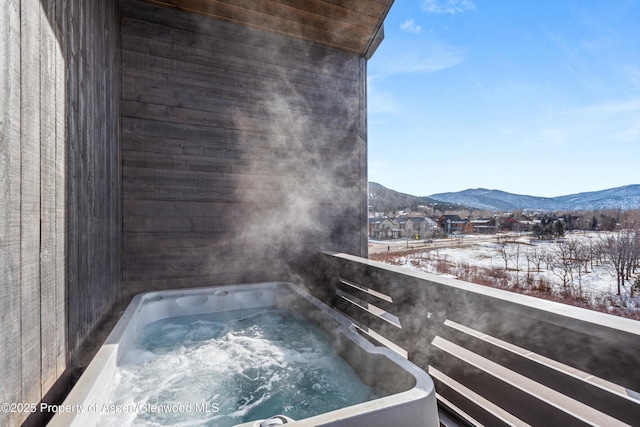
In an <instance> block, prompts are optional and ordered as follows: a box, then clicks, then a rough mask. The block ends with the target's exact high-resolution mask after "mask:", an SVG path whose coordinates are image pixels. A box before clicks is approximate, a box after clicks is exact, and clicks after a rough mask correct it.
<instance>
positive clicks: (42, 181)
mask: <svg viewBox="0 0 640 427" xmlns="http://www.w3.org/2000/svg"><path fill="white" fill-rule="evenodd" d="M117 17H118V5H117V1H110V0H104V1H84V0H73V1H69V0H21V1H18V0H8V1H5V2H3V3H2V7H1V8H0V26H1V28H2V36H1V37H0V57H1V58H2V60H1V61H0V99H2V102H0V137H1V143H0V198H1V201H0V229H1V230H0V314H1V316H0V378H2V380H1V381H0V402H2V403H14V404H18V403H31V404H37V403H38V402H40V401H41V400H44V401H49V402H52V401H53V402H55V401H57V400H59V399H60V397H61V395H62V394H63V393H64V392H65V391H66V390H67V388H68V385H69V379H70V377H71V374H72V372H73V371H74V369H75V368H77V367H78V366H80V365H82V363H83V362H82V361H81V360H80V358H81V357H83V356H84V357H87V356H90V355H89V354H87V352H86V351H85V352H84V353H83V350H85V347H86V346H87V345H88V344H89V343H90V341H91V340H92V339H93V338H94V335H95V331H96V330H98V329H99V328H100V327H101V325H102V324H103V323H104V322H105V320H106V319H107V318H109V317H110V316H111V315H112V313H113V312H114V311H117V308H118V307H119V304H120V284H121V282H120V263H119V262H120V230H121V216H120V210H121V209H120V192H119V188H120V184H119V179H120V173H119V156H120V152H119V135H118V133H119V92H120V89H119V61H118V58H119V55H118V53H119V49H118V40H119V35H118V19H117ZM27 415H29V411H21V412H17V411H13V412H8V411H2V412H0V425H3V426H12V425H19V424H20V423H21V422H23V421H24V420H25V419H26V418H27ZM41 422H42V420H41V419H39V418H38V416H37V414H36V416H34V417H32V418H30V419H29V420H28V421H27V423H28V424H29V423H30V424H33V425H40V424H41Z"/></svg>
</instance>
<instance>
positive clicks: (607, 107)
mask: <svg viewBox="0 0 640 427" xmlns="http://www.w3.org/2000/svg"><path fill="white" fill-rule="evenodd" d="M562 113H563V114H568V115H596V116H599V115H604V114H621V113H636V114H638V113H640V98H635V99H627V100H622V101H610V102H605V103H602V104H595V105H587V106H583V107H577V108H574V109H571V110H565V111H563V112H562ZM639 117H640V116H639Z"/></svg>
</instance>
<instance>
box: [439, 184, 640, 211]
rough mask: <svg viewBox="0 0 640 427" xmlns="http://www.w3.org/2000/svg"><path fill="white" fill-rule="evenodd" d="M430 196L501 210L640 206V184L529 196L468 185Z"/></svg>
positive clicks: (624, 207)
mask: <svg viewBox="0 0 640 427" xmlns="http://www.w3.org/2000/svg"><path fill="white" fill-rule="evenodd" d="M428 197H429V198H431V199H435V200H440V201H443V202H448V203H456V204H459V205H465V206H469V207H472V208H477V209H489V210H499V211H510V210H515V209H536V210H593V209H640V184H632V185H625V186H623V187H617V188H610V189H608V190H601V191H591V192H587V193H578V194H570V195H567V196H559V197H536V196H526V195H520V194H512V193H507V192H505V191H500V190H487V189H485V188H476V189H468V190H464V191H458V192H454V193H439V194H432V195H431V196H428Z"/></svg>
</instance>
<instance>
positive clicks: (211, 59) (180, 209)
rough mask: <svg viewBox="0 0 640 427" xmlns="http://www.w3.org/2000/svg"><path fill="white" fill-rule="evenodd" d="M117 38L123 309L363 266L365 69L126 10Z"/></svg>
mask: <svg viewBox="0 0 640 427" xmlns="http://www.w3.org/2000/svg"><path fill="white" fill-rule="evenodd" d="M121 27H122V158H123V226H124V230H123V251H124V256H123V280H124V290H125V298H128V297H130V296H132V295H134V294H136V293H139V292H142V291H146V290H150V289H166V288H177V287H189V286H203V285H215V284H224V283H238V282H251V281H265V280H281V279H283V278H287V277H291V275H292V273H293V272H294V271H295V270H296V269H297V266H298V265H300V264H304V263H305V262H308V260H309V259H310V257H311V256H312V254H314V253H315V252H316V251H318V250H326V249H337V250H340V251H344V252H348V253H353V254H358V255H366V250H367V243H366V221H367V212H366V209H367V205H366V194H367V191H366V185H367V183H366V144H365V138H366V135H365V131H366V126H365V117H366V116H365V114H366V113H365V102H364V96H365V94H364V91H365V85H366V81H365V74H366V60H365V59H364V58H362V57H361V56H360V55H358V54H353V53H347V52H344V51H340V50H337V49H334V48H331V47H325V46H320V45H317V44H313V43H310V42H307V41H304V40H301V39H297V38H291V37H286V36H283V35H280V34H276V33H272V32H266V31H261V30H258V29H254V28H248V27H245V26H240V25H235V24H232V23H229V22H224V21H221V20H215V19H212V18H208V17H204V16H200V15H195V14H188V13H183V12H178V11H176V10H172V9H166V8H161V7H156V6H152V5H149V4H146V3H142V2H137V1H131V0H126V1H123V2H122V25H121Z"/></svg>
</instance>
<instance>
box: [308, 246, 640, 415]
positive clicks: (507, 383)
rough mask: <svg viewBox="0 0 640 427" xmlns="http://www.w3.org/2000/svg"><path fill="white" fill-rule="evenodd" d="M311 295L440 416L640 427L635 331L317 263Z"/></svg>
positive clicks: (347, 264)
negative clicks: (425, 379) (422, 383)
mask: <svg viewBox="0 0 640 427" xmlns="http://www.w3.org/2000/svg"><path fill="white" fill-rule="evenodd" d="M310 272H311V273H312V274H310V277H311V279H310V280H309V283H310V284H311V290H312V292H313V293H314V294H315V295H316V296H317V297H319V298H320V299H323V300H324V301H325V302H327V303H329V304H330V305H332V306H333V307H335V308H337V309H339V310H340V311H342V312H343V313H344V314H346V315H347V316H348V317H350V318H351V319H352V320H353V322H354V324H355V325H356V326H357V327H358V329H359V331H360V332H361V333H362V334H363V335H365V336H366V337H368V338H369V339H370V340H372V341H374V342H376V343H379V344H382V345H386V346H388V347H390V348H391V349H393V350H395V351H397V352H398V353H400V354H402V355H403V356H405V357H408V358H409V359H410V360H411V361H413V362H414V363H416V364H417V365H418V366H420V367H422V368H423V369H424V370H426V371H427V372H429V374H430V375H431V376H432V378H433V379H434V382H435V383H436V391H437V396H438V400H439V403H440V405H441V407H442V408H443V409H445V410H446V411H448V412H449V413H451V414H454V415H455V416H456V417H459V418H460V419H461V420H463V422H465V423H468V424H471V425H487V426H525V425H531V426H563V427H565V426H584V425H599V426H607V427H609V426H618V425H636V426H637V425H640V393H638V391H640V322H638V321H634V320H629V319H625V318H620V317H616V316H612V315H607V314H603V313H598V312H594V311H589V310H585V309H581V308H577V307H573V306H568V305H564V304H560V303H556V302H552V301H546V300H542V299H538V298H533V297H529V296H526V295H521V294H515V293H511V292H507V291H503V290H499V289H493V288H489V287H485V286H481V285H475V284H471V283H467V282H462V281H459V280H455V279H449V278H445V277H442V276H437V275H433V274H429V273H421V272H416V271H412V270H409V269H404V268H400V267H395V266H391V265H386V264H382V263H379V262H376V261H370V260H368V259H364V258H359V257H355V256H351V255H346V254H338V253H328V252H324V253H320V254H318V255H317V259H316V261H315V263H314V265H313V266H312V270H311V271H310Z"/></svg>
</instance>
